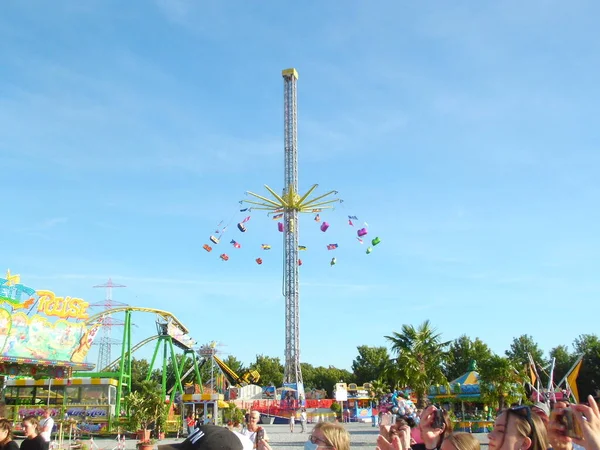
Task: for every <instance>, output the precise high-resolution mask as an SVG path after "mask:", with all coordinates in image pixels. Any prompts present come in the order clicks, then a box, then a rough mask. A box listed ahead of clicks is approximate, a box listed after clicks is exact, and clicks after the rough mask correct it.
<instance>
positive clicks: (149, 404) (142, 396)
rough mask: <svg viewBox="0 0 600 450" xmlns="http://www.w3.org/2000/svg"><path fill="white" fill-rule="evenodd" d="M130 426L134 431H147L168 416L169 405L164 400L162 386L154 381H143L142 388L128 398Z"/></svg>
mask: <svg viewBox="0 0 600 450" xmlns="http://www.w3.org/2000/svg"><path fill="white" fill-rule="evenodd" d="M126 404H127V408H128V409H129V418H130V419H129V420H130V422H129V424H130V427H131V429H132V430H133V431H136V430H139V429H143V430H147V429H148V427H149V426H150V424H151V423H153V422H155V423H158V422H159V419H161V418H162V417H163V416H164V414H166V409H167V407H168V406H167V405H166V404H165V402H163V400H162V396H161V390H160V386H158V385H157V384H156V383H155V382H153V381H152V380H149V381H143V382H142V383H141V384H140V388H139V389H138V390H137V391H135V392H132V393H130V394H129V395H128V396H127V397H126Z"/></svg>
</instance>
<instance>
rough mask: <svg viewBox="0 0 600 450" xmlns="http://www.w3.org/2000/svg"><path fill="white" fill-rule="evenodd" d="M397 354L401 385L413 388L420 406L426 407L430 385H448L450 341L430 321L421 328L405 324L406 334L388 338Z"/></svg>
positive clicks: (403, 330) (395, 333)
mask: <svg viewBox="0 0 600 450" xmlns="http://www.w3.org/2000/svg"><path fill="white" fill-rule="evenodd" d="M386 339H387V340H388V341H390V343H391V344H392V351H393V352H394V353H395V354H396V355H397V357H396V364H397V370H398V382H399V383H400V384H402V385H405V386H410V387H411V388H412V389H413V390H414V391H415V394H416V395H417V399H418V401H417V403H418V406H423V404H424V401H425V396H426V393H427V389H428V388H429V386H431V385H433V384H447V383H448V380H447V379H446V377H445V376H444V373H443V372H442V367H443V364H444V357H445V350H446V348H447V347H448V345H449V344H450V342H449V341H448V342H442V341H441V335H440V334H439V333H437V332H436V330H435V328H432V327H431V325H430V323H429V320H426V321H425V322H423V323H422V324H421V325H419V327H418V328H415V327H413V326H412V325H402V332H401V333H397V332H394V333H393V334H392V336H386Z"/></svg>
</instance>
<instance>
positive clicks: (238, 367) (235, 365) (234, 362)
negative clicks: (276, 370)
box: [223, 355, 262, 377]
mask: <svg viewBox="0 0 600 450" xmlns="http://www.w3.org/2000/svg"><path fill="white" fill-rule="evenodd" d="M223 362H224V363H225V364H227V366H228V367H229V368H230V369H231V370H233V371H234V372H235V373H237V374H238V375H242V374H243V373H244V372H246V369H245V368H244V364H243V363H242V362H241V361H240V360H239V359H237V358H236V357H235V356H233V355H228V356H227V358H225V359H223ZM261 377H262V374H261Z"/></svg>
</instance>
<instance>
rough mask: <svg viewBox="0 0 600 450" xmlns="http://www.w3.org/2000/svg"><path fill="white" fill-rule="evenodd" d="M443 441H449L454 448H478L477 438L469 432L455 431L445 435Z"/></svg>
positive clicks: (467, 449)
mask: <svg viewBox="0 0 600 450" xmlns="http://www.w3.org/2000/svg"><path fill="white" fill-rule="evenodd" d="M444 441H448V442H450V443H451V444H452V445H453V446H454V448H455V449H456V450H479V449H480V444H479V440H478V439H477V438H476V437H475V436H473V435H472V434H471V433H464V432H457V433H451V434H449V435H448V436H446V439H444Z"/></svg>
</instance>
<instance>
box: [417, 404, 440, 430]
mask: <svg viewBox="0 0 600 450" xmlns="http://www.w3.org/2000/svg"><path fill="white" fill-rule="evenodd" d="M435 411H437V408H436V407H435V406H433V405H429V406H428V407H427V408H425V409H424V410H423V412H422V413H421V421H420V423H419V428H421V430H424V431H429V430H432V427H431V425H432V424H433V416H434V412H435Z"/></svg>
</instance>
